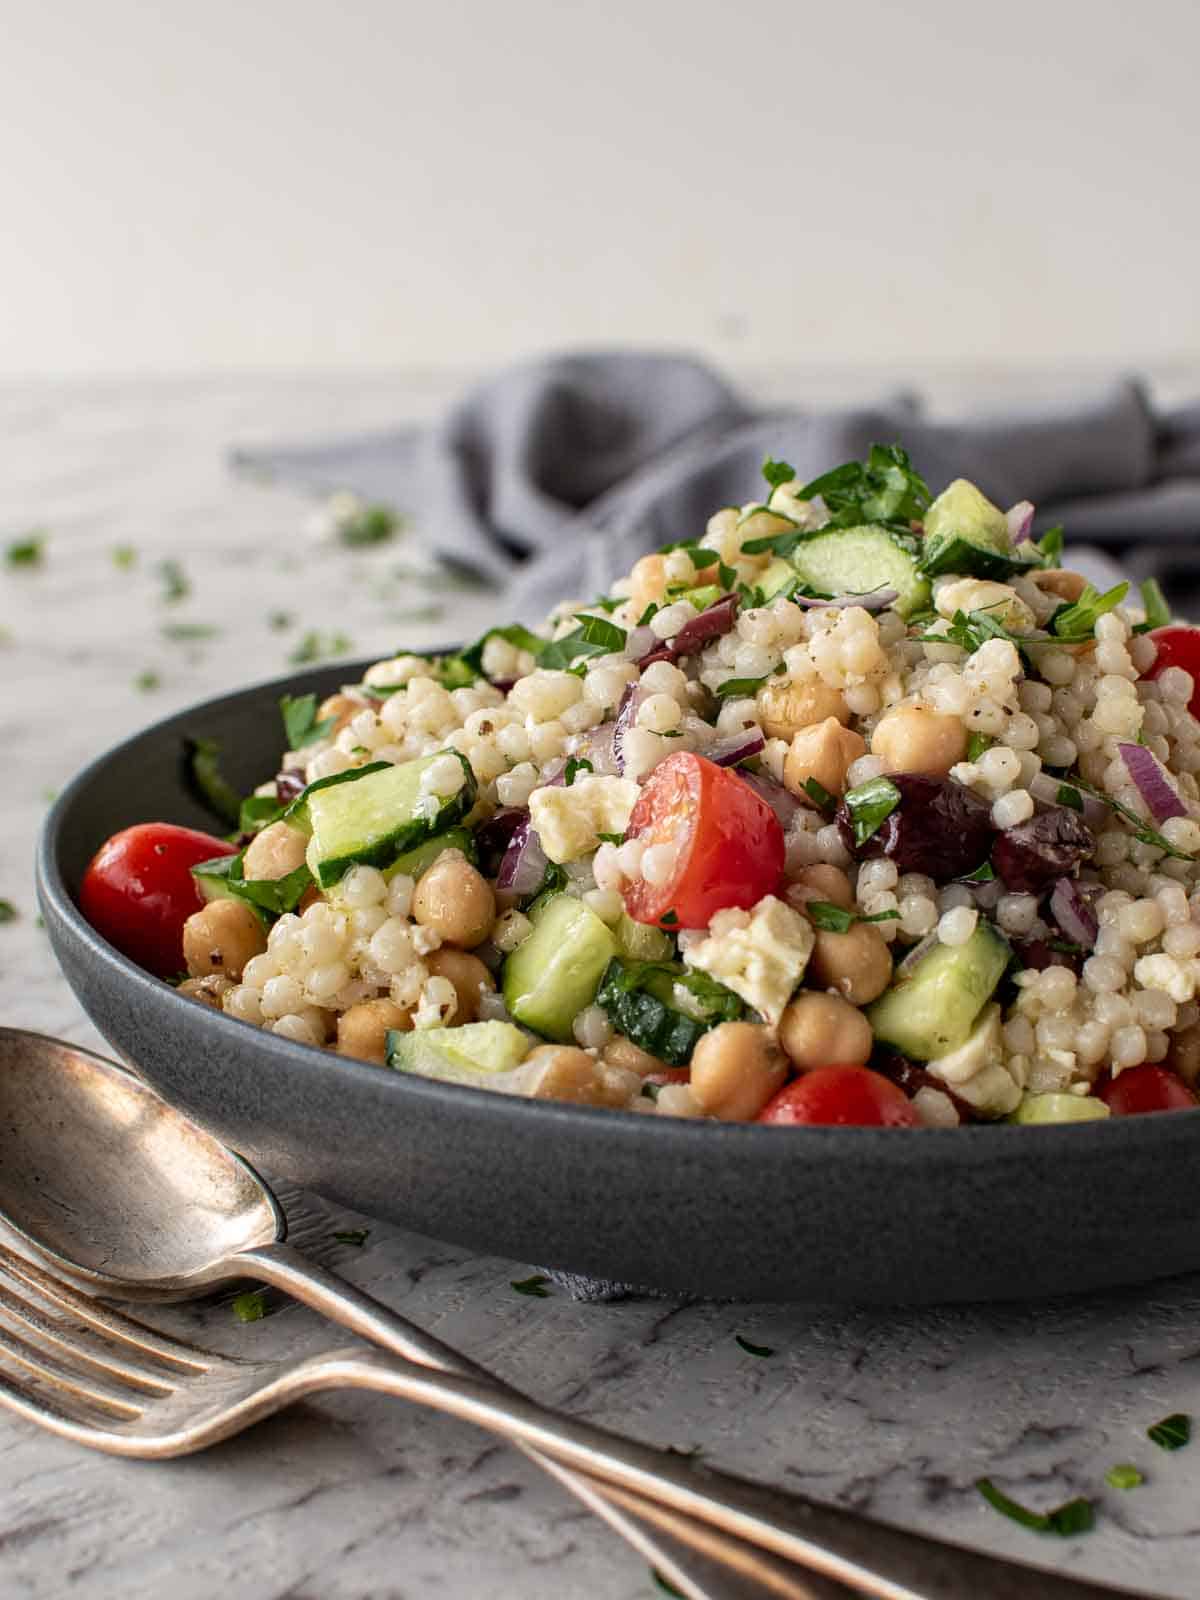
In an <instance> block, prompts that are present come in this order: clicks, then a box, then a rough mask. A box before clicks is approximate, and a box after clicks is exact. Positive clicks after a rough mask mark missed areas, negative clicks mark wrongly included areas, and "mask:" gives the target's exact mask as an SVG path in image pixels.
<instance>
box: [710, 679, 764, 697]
mask: <svg viewBox="0 0 1200 1600" xmlns="http://www.w3.org/2000/svg"><path fill="white" fill-rule="evenodd" d="M767 677H770V673H768V674H767V676H766V677H762V678H726V679H725V682H724V683H719V684H718V685H717V687H716V688H715V689H714V690H713V693H714V694H715V695H716V696H717V698H718V699H719V700H726V699H728V698H729V696H730V695H739V696H740V695H754V694H757V693H758V691H759V690H760V689H761V688H762V686H763V684H764V683H766V681H767Z"/></svg>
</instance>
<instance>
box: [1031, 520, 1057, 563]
mask: <svg viewBox="0 0 1200 1600" xmlns="http://www.w3.org/2000/svg"><path fill="white" fill-rule="evenodd" d="M1034 549H1035V550H1036V551H1037V553H1038V554H1039V555H1040V556H1041V558H1042V565H1043V566H1044V567H1057V566H1058V564H1059V562H1060V561H1061V560H1062V553H1063V526H1062V523H1061V522H1056V523H1055V524H1054V526H1053V527H1052V528H1047V529H1046V531H1045V533H1044V534H1043V535H1042V537H1041V539H1040V540H1038V542H1037V544H1036V545H1035V546H1034Z"/></svg>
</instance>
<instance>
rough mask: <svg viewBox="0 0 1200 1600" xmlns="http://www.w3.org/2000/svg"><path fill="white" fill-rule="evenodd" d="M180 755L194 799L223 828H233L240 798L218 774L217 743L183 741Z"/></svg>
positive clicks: (207, 740)
mask: <svg viewBox="0 0 1200 1600" xmlns="http://www.w3.org/2000/svg"><path fill="white" fill-rule="evenodd" d="M183 754H184V763H185V776H186V778H187V781H188V784H189V786H190V787H191V789H192V791H193V792H194V793H195V795H196V796H197V798H198V799H199V800H200V801H201V802H202V803H203V804H204V805H206V806H207V807H208V809H209V810H210V811H211V812H212V814H213V816H214V817H218V818H219V819H220V820H221V821H222V822H223V823H224V824H225V825H226V827H229V828H236V827H237V824H238V817H239V815H240V813H241V809H242V797H241V795H240V794H239V793H238V792H237V790H236V789H235V788H234V787H233V785H232V784H231V783H230V782H229V780H228V779H227V778H226V777H224V776H223V774H222V772H221V766H220V757H221V745H220V742H219V741H218V740H216V739H192V738H185V739H184V741H183Z"/></svg>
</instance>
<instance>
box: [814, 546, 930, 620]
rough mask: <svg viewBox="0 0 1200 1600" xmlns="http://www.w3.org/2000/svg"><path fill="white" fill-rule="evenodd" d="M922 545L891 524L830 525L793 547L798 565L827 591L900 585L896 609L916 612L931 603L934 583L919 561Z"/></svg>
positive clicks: (905, 613) (903, 613) (863, 590)
mask: <svg viewBox="0 0 1200 1600" xmlns="http://www.w3.org/2000/svg"><path fill="white" fill-rule="evenodd" d="M918 550H919V547H918V545H917V542H916V540H915V539H908V538H906V537H905V536H904V535H903V534H901V533H894V532H893V531H892V530H891V529H890V528H880V527H876V526H874V525H873V524H871V523H868V524H866V525H865V526H864V527H860V528H830V529H828V530H827V531H823V530H822V531H818V532H816V533H814V534H813V535H812V537H811V538H809V539H805V540H803V541H802V542H801V543H800V544H798V545H797V546H796V548H795V550H793V551H792V558H791V559H792V566H793V567H794V568H795V569H796V571H797V572H798V573H799V575H800V576H801V578H803V580H804V582H805V583H807V584H809V585H810V586H811V587H812V588H814V589H817V590H819V591H820V592H821V593H823V594H866V593H868V592H869V591H870V590H872V589H895V590H896V593H897V596H898V598H897V599H896V601H895V602H894V604H895V609H896V610H897V611H898V612H899V613H900V615H901V616H902V617H907V616H911V615H912V613H913V612H914V611H922V610H924V609H925V608H926V607H927V606H928V605H929V584H928V583H927V582H926V580H925V578H924V577H923V576H922V574H921V572H920V571H919V570H918V567H917V555H918Z"/></svg>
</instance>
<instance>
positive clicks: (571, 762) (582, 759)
mask: <svg viewBox="0 0 1200 1600" xmlns="http://www.w3.org/2000/svg"><path fill="white" fill-rule="evenodd" d="M595 770H596V769H595V767H594V766H593V765H592V763H591V762H590V761H589V760H588V759H587V757H586V756H569V757H568V758H567V765H566V768H565V770H564V772H563V784H564V785H565V787H566V788H568V789H569V788H570V787H571V785H572V784H573V783H574V782H575V779H576V778H577V777H578V776H579V774H580V773H581V772H595Z"/></svg>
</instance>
